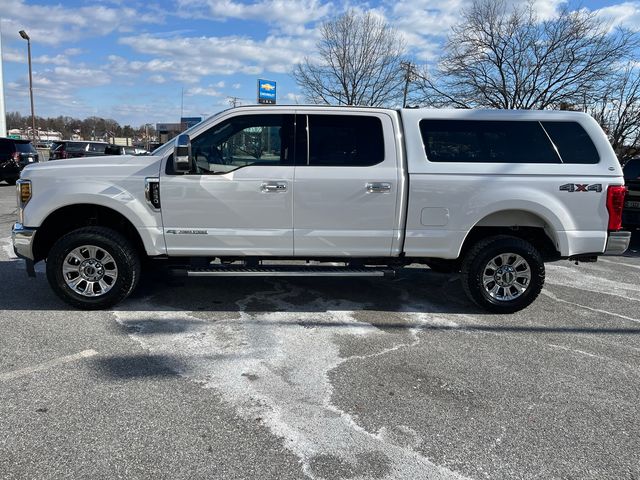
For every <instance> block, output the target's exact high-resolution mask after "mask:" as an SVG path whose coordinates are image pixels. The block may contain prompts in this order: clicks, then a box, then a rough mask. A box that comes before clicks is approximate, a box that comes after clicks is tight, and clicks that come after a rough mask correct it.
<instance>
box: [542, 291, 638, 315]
mask: <svg viewBox="0 0 640 480" xmlns="http://www.w3.org/2000/svg"><path fill="white" fill-rule="evenodd" d="M542 294H543V295H544V296H546V297H549V298H550V299H552V300H555V301H556V302H561V303H567V304H569V305H573V306H574V307H580V308H584V309H585V310H590V311H592V312H597V313H604V314H605V315H611V316H613V317H618V318H622V319H623V320H629V321H631V322H635V323H640V318H633V317H627V316H626V315H621V314H619V313H614V312H609V311H607V310H601V309H600V308H591V307H587V306H586V305H581V304H579V303H575V302H570V301H568V300H563V299H562V298H558V297H556V296H555V295H554V294H553V293H550V292H545V291H543V292H542Z"/></svg>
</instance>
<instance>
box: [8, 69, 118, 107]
mask: <svg viewBox="0 0 640 480" xmlns="http://www.w3.org/2000/svg"><path fill="white" fill-rule="evenodd" d="M109 83H111V78H110V77H109V76H108V75H107V74H106V73H105V72H104V71H102V70H100V69H94V68H88V67H79V68H71V67H67V66H56V67H54V68H47V69H44V70H37V69H36V70H34V71H33V92H34V97H36V100H40V99H47V100H54V101H65V102H66V101H70V100H73V99H75V98H76V97H77V92H78V89H81V88H84V87H99V86H102V85H107V84H109ZM8 87H9V90H10V91H11V92H12V93H13V94H17V95H27V92H28V89H29V79H28V77H27V76H24V77H21V78H19V79H18V80H17V81H15V82H10V83H9V85H8ZM36 103H37V102H36Z"/></svg>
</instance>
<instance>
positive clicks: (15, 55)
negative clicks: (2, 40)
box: [2, 46, 27, 63]
mask: <svg viewBox="0 0 640 480" xmlns="http://www.w3.org/2000/svg"><path fill="white" fill-rule="evenodd" d="M2 60H3V61H5V62H15V63H27V54H26V53H25V52H20V51H18V50H12V49H10V48H4V46H3V47H2Z"/></svg>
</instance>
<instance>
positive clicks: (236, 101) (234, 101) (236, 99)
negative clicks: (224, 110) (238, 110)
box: [227, 97, 240, 108]
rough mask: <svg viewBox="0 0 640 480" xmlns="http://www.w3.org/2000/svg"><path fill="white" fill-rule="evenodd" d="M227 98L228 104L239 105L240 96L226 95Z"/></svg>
mask: <svg viewBox="0 0 640 480" xmlns="http://www.w3.org/2000/svg"><path fill="white" fill-rule="evenodd" d="M227 99H228V100H229V105H231V106H232V107H233V108H235V107H237V106H238V105H240V97H227Z"/></svg>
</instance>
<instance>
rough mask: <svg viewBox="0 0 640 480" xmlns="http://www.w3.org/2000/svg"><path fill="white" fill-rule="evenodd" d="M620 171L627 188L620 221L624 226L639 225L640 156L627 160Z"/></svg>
mask: <svg viewBox="0 0 640 480" xmlns="http://www.w3.org/2000/svg"><path fill="white" fill-rule="evenodd" d="M622 171H623V172H624V182H625V184H626V185H627V188H628V189H629V193H627V198H626V200H625V202H624V211H623V213H622V223H623V225H625V226H626V227H640V157H637V158H633V159H631V160H629V161H628V162H627V163H626V165H625V166H624V167H623V168H622Z"/></svg>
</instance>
